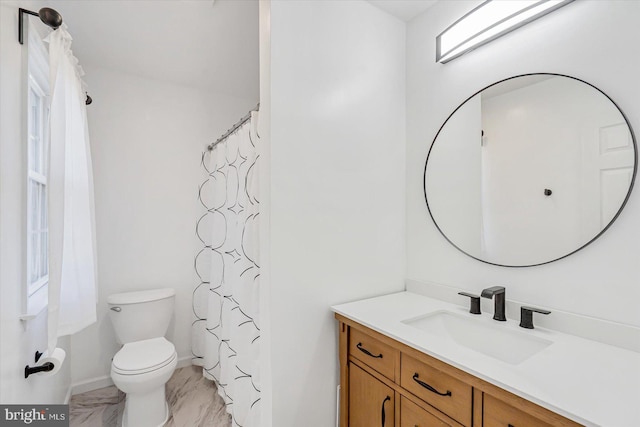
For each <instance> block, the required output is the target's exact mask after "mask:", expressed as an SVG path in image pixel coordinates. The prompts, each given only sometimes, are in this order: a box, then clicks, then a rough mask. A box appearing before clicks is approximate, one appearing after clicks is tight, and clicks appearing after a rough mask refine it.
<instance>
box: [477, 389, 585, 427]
mask: <svg viewBox="0 0 640 427" xmlns="http://www.w3.org/2000/svg"><path fill="white" fill-rule="evenodd" d="M483 418H484V422H483V427H553V426H552V425H551V424H548V423H546V422H544V421H542V420H540V419H539V418H536V417H534V416H532V415H529V414H527V413H526V412H523V411H521V410H519V409H516V408H514V407H513V406H511V405H508V404H507V403H504V402H503V401H501V400H499V399H496V398H495V397H493V396H491V395H490V394H486V393H485V395H484V415H483ZM566 425H575V424H573V423H572V424H566Z"/></svg>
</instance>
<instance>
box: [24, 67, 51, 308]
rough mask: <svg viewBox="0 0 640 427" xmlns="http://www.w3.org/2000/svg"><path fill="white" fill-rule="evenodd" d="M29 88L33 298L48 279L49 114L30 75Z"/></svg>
mask: <svg viewBox="0 0 640 427" xmlns="http://www.w3.org/2000/svg"><path fill="white" fill-rule="evenodd" d="M28 87H29V95H28V114H27V123H28V124H27V129H28V130H27V135H28V156H27V158H28V161H27V170H28V177H27V283H28V286H29V289H28V295H29V296H31V295H32V294H33V293H34V292H36V291H37V290H38V289H40V288H41V287H42V286H44V285H45V284H46V283H47V282H48V279H49V257H48V253H47V241H48V223H47V169H46V168H47V161H46V160H47V155H48V146H49V144H48V142H49V141H48V136H49V135H48V132H47V128H48V126H47V123H48V117H49V114H48V113H49V112H48V108H47V96H46V94H45V92H44V91H43V90H42V88H41V87H40V85H38V83H37V81H36V79H35V78H34V76H32V75H31V74H30V75H29V84H28Z"/></svg>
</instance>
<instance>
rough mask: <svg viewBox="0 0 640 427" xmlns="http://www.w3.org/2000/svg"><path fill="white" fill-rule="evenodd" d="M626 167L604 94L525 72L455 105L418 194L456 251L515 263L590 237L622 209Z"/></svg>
mask: <svg viewBox="0 0 640 427" xmlns="http://www.w3.org/2000/svg"><path fill="white" fill-rule="evenodd" d="M636 169H637V148H636V141H635V137H634V135H633V131H632V129H631V126H630V125H629V122H628V121H627V119H626V118H625V116H624V114H623V113H622V111H621V110H620V109H619V108H618V107H617V105H616V104H615V103H614V102H613V101H612V100H611V99H610V98H609V97H608V96H607V95H605V94H604V93H603V92H602V91H600V90H599V89H597V88H596V87H594V86H592V85H590V84H588V83H586V82H583V81H581V80H579V79H576V78H573V77H568V76H562V75H557V74H528V75H523V76H516V77H512V78H509V79H506V80H503V81H500V82H498V83H495V84H493V85H491V86H488V87H486V88H484V89H482V90H481V91H479V92H477V93H476V94H475V95H473V96H471V97H470V98H468V99H467V100H466V101H465V102H463V103H462V105H460V106H459V107H458V108H456V110H455V111H454V112H453V113H452V114H451V115H450V116H449V118H448V119H447V120H446V121H445V122H444V124H443V125H442V127H441V128H440V130H439V131H438V134H437V135H436V137H435V139H434V141H433V144H432V145H431V149H430V150H429V155H428V156H427V162H426V165H425V173H424V192H425V199H426V202H427V207H428V209H429V213H430V214H431V217H432V218H433V221H434V222H435V224H436V226H437V227H438V229H439V230H440V232H441V233H442V234H443V236H444V237H445V238H446V239H447V240H448V241H449V242H450V243H451V244H453V245H454V246H455V247H456V248H458V249H459V250H461V251H462V252H464V253H465V254H467V255H469V256H471V257H473V258H476V259H478V260H480V261H483V262H486V263H489V264H495V265H501V266H508V267H524V266H533V265H539V264H545V263H548V262H551V261H555V260H558V259H560V258H564V257H566V256H568V255H570V254H572V253H574V252H576V251H578V250H580V249H581V248H583V247H585V246H586V245H588V244H589V243H590V242H592V241H593V240H595V239H596V238H597V237H598V236H600V235H601V234H602V233H603V232H604V231H605V230H606V229H607V228H608V227H609V226H610V225H611V224H612V223H613V221H614V220H615V219H616V217H617V216H618V215H619V214H620V211H621V210H622V208H623V207H624V205H625V203H626V201H627V199H628V197H629V194H630V193H631V188H632V187H633V182H634V179H635V175H636Z"/></svg>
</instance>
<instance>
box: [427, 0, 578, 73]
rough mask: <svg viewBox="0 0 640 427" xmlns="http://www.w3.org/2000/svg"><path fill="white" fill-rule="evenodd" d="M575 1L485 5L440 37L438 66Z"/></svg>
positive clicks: (491, 0)
mask: <svg viewBox="0 0 640 427" xmlns="http://www.w3.org/2000/svg"><path fill="white" fill-rule="evenodd" d="M572 1H573V0H509V1H506V0H488V1H485V2H484V3H482V4H481V5H480V6H478V7H476V8H475V9H473V10H472V11H471V12H469V13H467V14H466V15H464V16H463V17H462V18H460V19H458V20H457V21H456V22H454V23H453V24H452V25H450V26H449V27H448V28H447V29H446V30H444V31H443V32H442V33H440V35H438V37H436V62H441V63H445V62H449V61H451V60H452V59H454V58H457V57H458V56H460V55H463V54H465V53H467V52H469V51H470V50H472V49H475V48H477V47H478V46H482V45H483V44H485V43H488V42H490V41H491V40H494V39H497V38H498V37H500V36H503V35H505V34H507V33H508V32H510V31H513V30H515V29H516V28H519V27H521V26H523V25H525V24H527V23H529V22H531V21H533V20H535V19H538V18H540V17H541V16H544V15H546V14H547V13H550V12H553V11H554V10H556V9H558V8H561V7H562V6H564V5H566V4H568V3H571V2H572Z"/></svg>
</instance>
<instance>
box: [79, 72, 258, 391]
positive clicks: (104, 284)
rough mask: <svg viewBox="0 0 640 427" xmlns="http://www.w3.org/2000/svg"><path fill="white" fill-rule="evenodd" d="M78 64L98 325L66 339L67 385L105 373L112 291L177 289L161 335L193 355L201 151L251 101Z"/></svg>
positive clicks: (111, 348) (111, 345)
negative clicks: (89, 166) (87, 145)
mask: <svg viewBox="0 0 640 427" xmlns="http://www.w3.org/2000/svg"><path fill="white" fill-rule="evenodd" d="M83 66H84V69H85V71H86V76H85V80H86V81H87V84H88V85H89V93H90V94H91V96H92V98H93V100H94V102H93V104H91V106H90V107H89V108H88V112H89V132H90V137H91V147H92V158H93V167H94V183H95V203H96V227H97V241H98V278H99V296H98V322H97V323H96V324H94V325H91V326H90V327H88V328H87V329H85V330H84V331H82V332H80V333H79V334H77V335H74V336H73V338H72V342H71V344H72V352H73V363H72V380H73V383H74V384H78V383H83V382H86V381H92V380H95V379H99V378H104V377H108V376H109V369H110V366H111V358H112V357H113V355H114V354H115V353H116V352H117V350H118V348H119V345H118V344H117V343H116V340H115V335H114V331H113V328H112V325H111V322H110V320H109V318H108V310H107V305H106V298H107V296H108V295H110V294H112V293H117V292H127V291H133V290H142V289H151V288H157V287H172V288H175V289H176V306H175V313H176V315H175V319H174V321H173V322H172V324H171V326H170V330H169V333H168V335H167V336H168V338H169V339H170V340H171V341H172V342H173V343H174V344H175V346H176V350H177V352H178V357H180V358H188V357H190V356H191V348H190V342H191V322H192V319H191V316H192V309H191V295H192V289H193V287H194V286H195V285H196V284H197V281H196V276H195V273H194V267H193V262H194V256H195V253H196V237H195V222H196V220H197V219H198V218H199V216H200V215H201V210H200V209H201V205H199V203H198V199H197V191H198V185H199V184H200V183H201V181H202V180H201V176H202V175H201V172H202V171H201V166H200V157H201V153H202V151H203V150H204V149H205V146H206V145H207V144H208V143H211V142H213V141H214V140H215V139H217V137H218V136H220V135H221V134H222V133H223V132H224V131H226V130H227V129H228V128H229V127H230V126H231V125H232V124H233V123H235V122H236V121H237V120H238V119H239V118H240V117H242V116H243V115H245V114H246V112H247V111H249V110H250V109H251V108H253V107H255V104H256V102H257V100H255V99H253V100H251V99H238V98H233V97H229V96H222V95H217V94H212V93H208V92H206V91H199V90H196V89H193V88H187V87H181V86H176V85H173V84H169V83H164V82H161V81H154V80H149V79H144V78H140V77H136V76H132V75H128V74H123V73H121V72H115V71H110V70H107V69H104V68H98V67H94V66H91V65H88V64H83Z"/></svg>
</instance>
